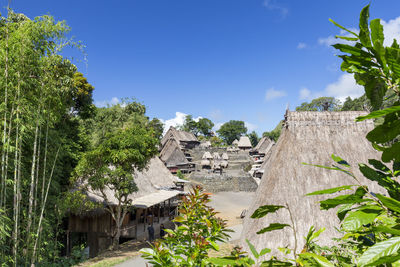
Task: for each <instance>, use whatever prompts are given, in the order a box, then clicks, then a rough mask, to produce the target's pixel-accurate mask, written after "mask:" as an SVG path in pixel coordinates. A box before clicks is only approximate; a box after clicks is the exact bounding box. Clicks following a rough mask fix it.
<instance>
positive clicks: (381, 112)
mask: <svg viewBox="0 0 400 267" xmlns="http://www.w3.org/2000/svg"><path fill="white" fill-rule="evenodd" d="M394 112H400V106H392V107H389V108H385V109H381V110H376V111H372V112H371V113H369V114H368V115H365V116H360V117H357V118H356V121H363V120H367V119H375V118H379V117H383V116H386V115H388V114H390V113H394Z"/></svg>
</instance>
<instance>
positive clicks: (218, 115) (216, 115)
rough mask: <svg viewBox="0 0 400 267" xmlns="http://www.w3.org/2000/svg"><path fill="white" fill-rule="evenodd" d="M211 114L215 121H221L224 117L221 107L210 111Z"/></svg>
mask: <svg viewBox="0 0 400 267" xmlns="http://www.w3.org/2000/svg"><path fill="white" fill-rule="evenodd" d="M209 116H210V118H211V119H212V120H214V121H219V120H221V119H222V118H223V114H222V111H221V110H219V109H216V110H213V111H211V112H210V113H209Z"/></svg>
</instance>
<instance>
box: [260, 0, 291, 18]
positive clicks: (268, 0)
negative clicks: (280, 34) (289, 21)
mask: <svg viewBox="0 0 400 267" xmlns="http://www.w3.org/2000/svg"><path fill="white" fill-rule="evenodd" d="M276 2H277V1H276V0H264V7H266V8H267V9H268V10H271V11H278V12H279V13H280V14H281V16H282V18H285V17H286V16H287V14H288V13H289V9H288V8H286V7H283V6H281V5H279V4H277V3H276Z"/></svg>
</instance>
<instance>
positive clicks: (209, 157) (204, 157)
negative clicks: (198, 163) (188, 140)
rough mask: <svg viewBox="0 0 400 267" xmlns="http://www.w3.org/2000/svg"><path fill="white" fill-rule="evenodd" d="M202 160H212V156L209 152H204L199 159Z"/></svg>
mask: <svg viewBox="0 0 400 267" xmlns="http://www.w3.org/2000/svg"><path fill="white" fill-rule="evenodd" d="M201 158H202V159H213V156H212V155H211V153H210V152H209V151H206V152H204V154H203V156H202V157H201Z"/></svg>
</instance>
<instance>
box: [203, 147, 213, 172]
mask: <svg viewBox="0 0 400 267" xmlns="http://www.w3.org/2000/svg"><path fill="white" fill-rule="evenodd" d="M201 159H202V160H201V167H202V168H203V169H211V160H213V156H212V155H211V153H210V152H208V151H206V152H204V154H203V156H202V157H201Z"/></svg>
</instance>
